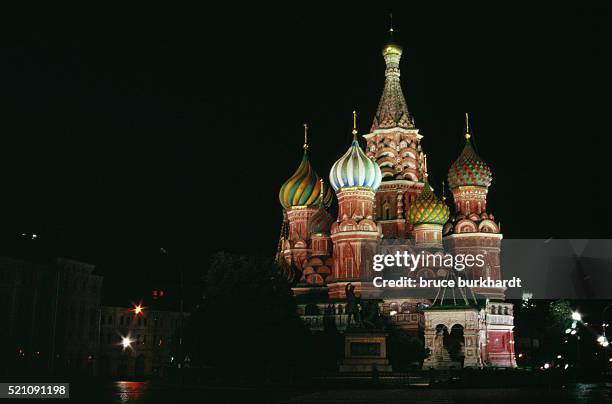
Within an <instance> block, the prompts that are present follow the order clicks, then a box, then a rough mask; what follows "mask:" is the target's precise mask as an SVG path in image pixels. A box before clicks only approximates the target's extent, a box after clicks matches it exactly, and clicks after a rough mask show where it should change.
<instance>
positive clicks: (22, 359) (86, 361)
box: [0, 257, 102, 375]
mask: <svg viewBox="0 0 612 404" xmlns="http://www.w3.org/2000/svg"><path fill="white" fill-rule="evenodd" d="M94 268H95V267H94V266H93V265H90V264H85V263H81V262H78V261H74V260H68V259H63V258H60V259H57V260H55V261H54V262H51V263H47V264H38V263H32V262H29V261H24V260H19V259H13V258H7V257H0V315H1V316H2V318H3V319H5V323H4V325H5V326H4V327H1V328H0V344H1V345H0V346H1V349H0V352H1V355H2V357H0V372H3V373H5V374H8V373H9V371H10V372H11V373H13V374H14V373H19V371H20V370H24V371H25V370H27V372H28V373H29V374H31V373H32V372H33V371H34V372H36V371H38V372H56V373H70V372H77V371H78V372H80V373H82V372H86V373H88V374H91V375H93V374H95V373H96V355H97V352H98V343H99V341H98V336H99V330H100V324H99V317H100V295H101V290H102V277H101V276H98V275H95V274H93V271H94Z"/></svg>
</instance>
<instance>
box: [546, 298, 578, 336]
mask: <svg viewBox="0 0 612 404" xmlns="http://www.w3.org/2000/svg"><path fill="white" fill-rule="evenodd" d="M572 311H573V310H572V306H570V303H569V302H568V301H567V300H555V301H552V302H550V304H549V306H548V316H547V325H548V328H549V330H550V331H551V333H552V334H557V333H558V334H562V333H563V332H564V331H565V329H566V328H567V327H568V326H569V324H570V323H571V319H572Z"/></svg>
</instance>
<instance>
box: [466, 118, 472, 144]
mask: <svg viewBox="0 0 612 404" xmlns="http://www.w3.org/2000/svg"><path fill="white" fill-rule="evenodd" d="M470 137H472V135H470V117H469V116H468V113H467V112H466V113H465V140H470Z"/></svg>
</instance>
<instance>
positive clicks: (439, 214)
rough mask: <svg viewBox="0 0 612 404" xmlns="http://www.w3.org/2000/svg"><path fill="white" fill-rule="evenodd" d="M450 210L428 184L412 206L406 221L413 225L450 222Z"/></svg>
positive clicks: (407, 213)
mask: <svg viewBox="0 0 612 404" xmlns="http://www.w3.org/2000/svg"><path fill="white" fill-rule="evenodd" d="M449 214H450V210H449V209H448V206H446V204H445V203H444V202H443V201H441V200H439V199H438V197H437V196H436V194H435V193H434V192H433V189H432V188H431V186H430V185H429V183H428V182H426V183H425V185H424V186H423V190H422V191H421V194H420V195H419V197H418V198H417V199H416V200H415V201H414V202H413V203H412V205H410V208H409V209H408V212H406V219H408V221H409V222H410V223H412V224H439V225H443V224H444V223H446V221H447V220H448V216H449Z"/></svg>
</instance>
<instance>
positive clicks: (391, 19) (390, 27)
mask: <svg viewBox="0 0 612 404" xmlns="http://www.w3.org/2000/svg"><path fill="white" fill-rule="evenodd" d="M389 21H390V24H389V34H390V35H391V36H393V13H389Z"/></svg>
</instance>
